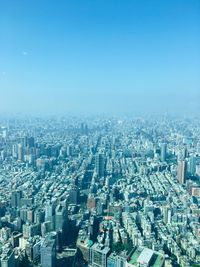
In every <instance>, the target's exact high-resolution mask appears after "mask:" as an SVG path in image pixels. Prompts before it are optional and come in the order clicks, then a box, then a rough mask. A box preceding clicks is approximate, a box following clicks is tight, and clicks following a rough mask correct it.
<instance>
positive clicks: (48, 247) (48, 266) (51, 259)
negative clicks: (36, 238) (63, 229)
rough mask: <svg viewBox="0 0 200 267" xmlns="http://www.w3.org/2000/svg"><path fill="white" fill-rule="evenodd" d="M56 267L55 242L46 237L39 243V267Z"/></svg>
mask: <svg viewBox="0 0 200 267" xmlns="http://www.w3.org/2000/svg"><path fill="white" fill-rule="evenodd" d="M55 266H56V241H55V239H53V238H51V237H49V236H47V237H46V238H45V239H44V240H43V241H42V243H41V267H55Z"/></svg>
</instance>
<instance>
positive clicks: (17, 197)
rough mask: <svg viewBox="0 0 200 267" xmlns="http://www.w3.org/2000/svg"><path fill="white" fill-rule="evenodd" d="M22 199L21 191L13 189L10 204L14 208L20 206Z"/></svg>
mask: <svg viewBox="0 0 200 267" xmlns="http://www.w3.org/2000/svg"><path fill="white" fill-rule="evenodd" d="M21 199H22V191H13V192H12V195H11V206H12V207H14V208H17V207H20V204H21Z"/></svg>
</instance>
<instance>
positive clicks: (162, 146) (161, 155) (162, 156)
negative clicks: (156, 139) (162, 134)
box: [160, 143, 167, 162]
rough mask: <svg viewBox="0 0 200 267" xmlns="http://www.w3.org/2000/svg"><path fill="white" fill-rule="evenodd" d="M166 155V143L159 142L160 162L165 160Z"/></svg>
mask: <svg viewBox="0 0 200 267" xmlns="http://www.w3.org/2000/svg"><path fill="white" fill-rule="evenodd" d="M166 156H167V144H165V143H163V144H161V152H160V159H161V161H162V162H164V161H166Z"/></svg>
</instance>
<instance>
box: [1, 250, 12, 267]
mask: <svg viewBox="0 0 200 267" xmlns="http://www.w3.org/2000/svg"><path fill="white" fill-rule="evenodd" d="M1 267H15V255H14V251H13V249H11V248H6V249H5V250H3V253H2V255H1Z"/></svg>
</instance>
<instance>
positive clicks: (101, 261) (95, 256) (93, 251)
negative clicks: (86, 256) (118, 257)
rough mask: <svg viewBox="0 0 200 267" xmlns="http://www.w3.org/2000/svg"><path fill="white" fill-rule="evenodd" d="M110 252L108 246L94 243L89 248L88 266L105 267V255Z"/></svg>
mask: <svg viewBox="0 0 200 267" xmlns="http://www.w3.org/2000/svg"><path fill="white" fill-rule="evenodd" d="M109 252H110V249H109V248H108V247H104V246H103V245H101V244H98V243H95V244H94V245H93V246H92V247H91V248H90V266H92V267H107V257H108V254H109Z"/></svg>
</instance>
